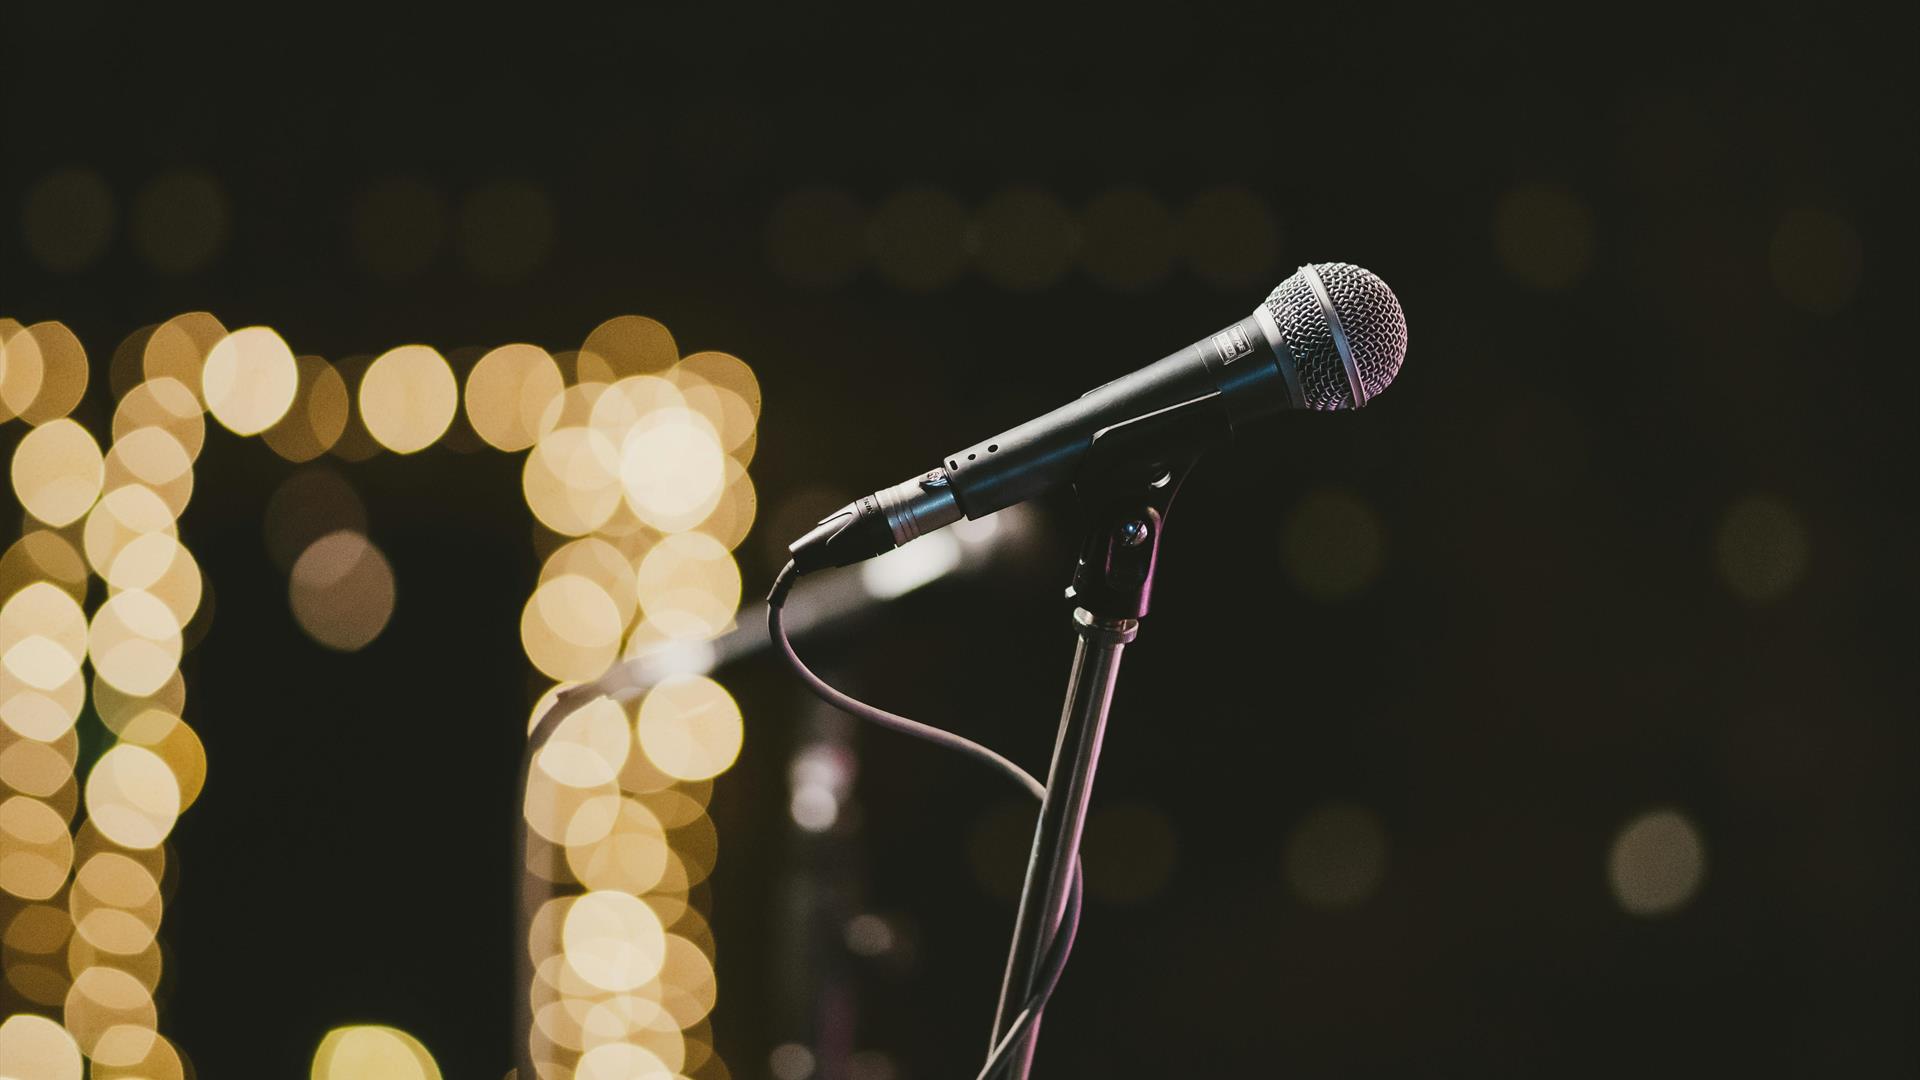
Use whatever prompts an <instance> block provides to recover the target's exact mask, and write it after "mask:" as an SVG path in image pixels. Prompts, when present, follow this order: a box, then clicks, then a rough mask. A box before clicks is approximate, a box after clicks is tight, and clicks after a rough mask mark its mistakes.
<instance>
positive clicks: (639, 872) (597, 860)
mask: <svg viewBox="0 0 1920 1080" xmlns="http://www.w3.org/2000/svg"><path fill="white" fill-rule="evenodd" d="M603 824H604V826H605V828H604V829H602V828H601V826H602V825H603ZM566 849H567V866H568V868H569V869H571V870H572V871H573V876H574V877H575V878H576V879H578V880H579V882H580V884H582V885H585V886H586V887H587V888H589V889H604V890H608V891H611V892H623V893H633V894H635V895H638V894H640V893H644V892H647V891H648V890H650V889H652V888H653V887H654V886H655V885H658V884H659V883H660V879H661V877H662V876H663V875H664V874H665V873H666V871H667V853H668V845H667V834H666V830H665V829H663V828H662V827H661V825H660V819H659V818H657V817H655V816H654V814H653V811H651V810H649V809H647V807H646V806H645V805H643V804H642V803H640V802H638V801H636V800H634V799H631V798H625V797H613V798H605V799H602V800H599V801H597V802H595V803H594V804H593V809H592V810H591V811H588V810H586V809H584V808H583V810H582V811H581V812H580V813H579V814H577V815H576V816H575V818H574V821H573V822H572V823H571V824H570V826H569V828H568V830H567V837H566Z"/></svg>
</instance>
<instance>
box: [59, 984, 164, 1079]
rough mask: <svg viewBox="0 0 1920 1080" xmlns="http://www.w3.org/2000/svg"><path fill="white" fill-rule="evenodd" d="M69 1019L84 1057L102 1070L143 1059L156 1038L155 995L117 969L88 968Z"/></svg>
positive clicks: (71, 995) (76, 987) (72, 993)
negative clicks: (101, 1067) (105, 1066)
mask: <svg viewBox="0 0 1920 1080" xmlns="http://www.w3.org/2000/svg"><path fill="white" fill-rule="evenodd" d="M65 1017H66V1022H67V1030H68V1031H71V1032H72V1033H73V1039H74V1041H75V1042H76V1043H78V1044H80V1052H81V1053H83V1054H85V1055H87V1056H88V1057H89V1058H91V1059H93V1060H94V1061H96V1062H98V1063H100V1064H102V1065H131V1064H133V1063H134V1062H137V1061H140V1060H142V1059H144V1058H145V1057H146V1056H147V1053H148V1052H149V1051H150V1050H152V1048H153V1041H154V1039H155V1038H156V1037H157V1036H156V1034H155V1026H156V1024H157V1023H158V1022H159V1015H158V1010H157V1009H155V1007H154V1004H153V994H152V992H150V991H149V990H148V989H147V988H146V987H145V986H144V985H142V984H141V982H140V980H139V979H137V978H135V977H134V976H133V975H132V974H130V973H129V972H125V971H121V970H119V969H118V968H111V967H90V968H87V969H86V970H85V971H82V972H80V973H79V974H78V975H76V976H75V977H74V980H73V988H72V989H70V990H68V991H67V1004H66V1013H65Z"/></svg>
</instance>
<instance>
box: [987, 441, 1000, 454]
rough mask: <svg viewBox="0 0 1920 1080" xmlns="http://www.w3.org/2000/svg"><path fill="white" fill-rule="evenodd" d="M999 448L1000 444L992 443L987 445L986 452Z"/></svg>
mask: <svg viewBox="0 0 1920 1080" xmlns="http://www.w3.org/2000/svg"><path fill="white" fill-rule="evenodd" d="M999 449H1000V444H999V443H994V444H993V445H991V446H989V447H987V453H989V454H991V453H994V452H996V451H998V450H999Z"/></svg>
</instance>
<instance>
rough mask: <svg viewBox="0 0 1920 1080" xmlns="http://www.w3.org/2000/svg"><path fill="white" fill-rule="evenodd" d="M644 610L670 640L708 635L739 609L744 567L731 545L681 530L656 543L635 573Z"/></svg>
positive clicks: (729, 621)
mask: <svg viewBox="0 0 1920 1080" xmlns="http://www.w3.org/2000/svg"><path fill="white" fill-rule="evenodd" d="M634 583H635V588H636V589H637V591H638V593H639V598H640V610H641V611H642V612H644V613H645V614H646V617H647V622H648V623H649V625H650V626H651V627H652V628H653V629H654V630H656V631H657V632H659V633H660V634H661V635H663V636H665V637H669V638H710V637H713V636H715V635H717V634H719V633H721V632H722V631H724V630H725V629H726V628H727V626H728V625H729V624H730V623H731V622H732V621H733V615H734V612H735V611H737V610H739V607H740V567H739V566H738V564H736V563H735V562H734V561H733V554H732V553H731V552H729V551H728V550H727V546H726V545H725V544H724V543H722V542H720V541H719V540H716V539H714V538H713V537H711V536H708V535H707V534H705V533H680V534H678V535H674V536H669V537H666V538H665V539H663V540H661V541H660V542H659V543H658V544H655V545H654V546H653V548H652V550H650V551H648V552H647V554H646V555H645V556H644V557H643V558H642V559H641V560H640V566H639V568H638V570H637V571H636V573H635V576H634Z"/></svg>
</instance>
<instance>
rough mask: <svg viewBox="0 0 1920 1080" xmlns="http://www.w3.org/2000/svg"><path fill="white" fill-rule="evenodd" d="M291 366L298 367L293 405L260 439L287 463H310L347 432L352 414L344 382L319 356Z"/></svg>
mask: <svg viewBox="0 0 1920 1080" xmlns="http://www.w3.org/2000/svg"><path fill="white" fill-rule="evenodd" d="M294 363H295V364H296V365H297V366H298V368H299V373H300V384H299V388H298V389H297V390H296V391H295V392H294V397H293V405H292V407H290V408H289V409H287V415H285V416H283V417H281V418H280V420H279V422H278V423H276V424H274V425H273V426H272V427H270V428H268V429H267V430H265V431H263V432H261V433H260V437H261V438H262V439H264V440H266V443H267V445H268V446H271V447H273V451H274V453H276V454H279V455H280V456H281V457H283V458H286V459H287V460H288V461H293V462H303V461H312V460H313V459H314V458H317V457H319V456H320V455H321V454H324V453H326V452H327V451H329V450H331V449H333V446H334V444H335V443H337V442H339V441H340V436H341V434H342V433H344V432H345V431H346V430H347V419H348V414H349V412H350V411H351V406H350V403H349V401H348V395H347V381H346V380H345V379H343V378H341V377H340V372H339V371H338V370H337V369H335V368H334V366H333V365H332V364H329V363H327V362H326V361H325V360H323V359H321V358H320V357H318V356H302V357H298V358H296V359H295V361H294Z"/></svg>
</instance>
